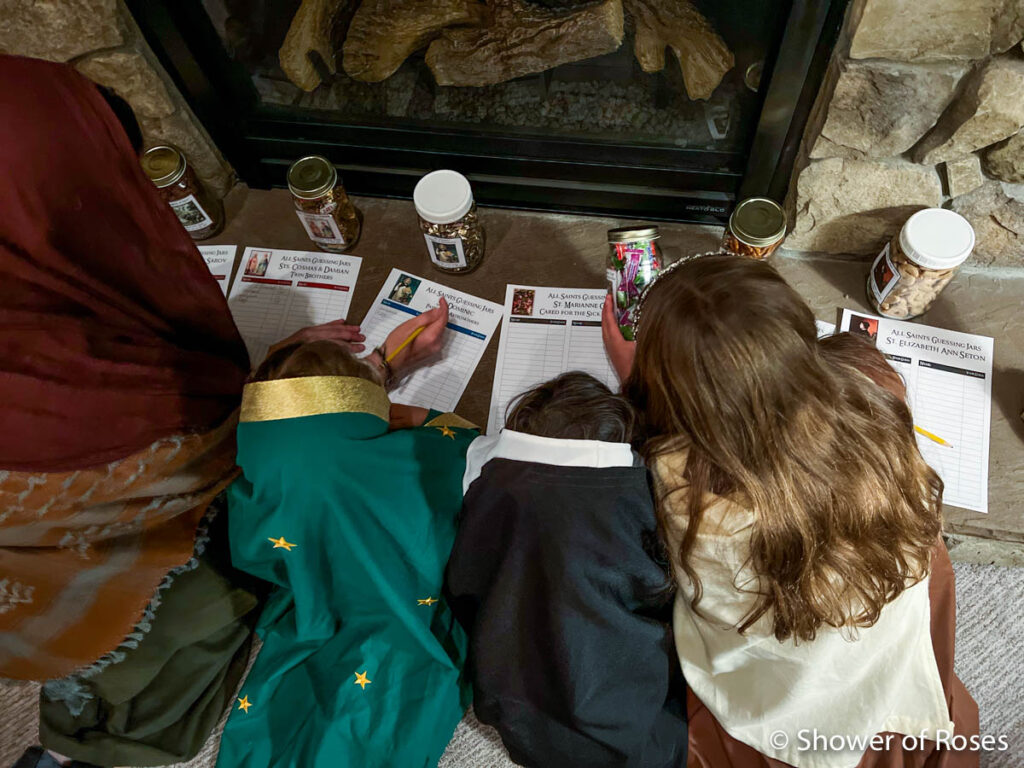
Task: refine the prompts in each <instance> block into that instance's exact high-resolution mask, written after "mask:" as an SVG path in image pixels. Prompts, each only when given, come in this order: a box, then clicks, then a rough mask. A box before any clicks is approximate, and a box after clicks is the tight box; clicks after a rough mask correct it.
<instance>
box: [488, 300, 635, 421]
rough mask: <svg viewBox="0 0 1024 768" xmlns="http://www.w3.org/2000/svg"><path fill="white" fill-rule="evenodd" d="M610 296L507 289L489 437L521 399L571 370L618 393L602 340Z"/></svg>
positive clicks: (493, 389)
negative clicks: (604, 310)
mask: <svg viewBox="0 0 1024 768" xmlns="http://www.w3.org/2000/svg"><path fill="white" fill-rule="evenodd" d="M606 294H607V291H606V290H605V289H603V288H544V287H540V286H531V285H509V286H508V287H506V289H505V310H504V312H503V313H502V319H501V341H500V342H499V345H498V364H497V366H496V368H495V371H494V386H493V388H492V389H491V408H490V411H489V414H488V418H487V432H488V434H494V433H496V432H497V431H498V430H499V429H501V428H502V427H503V426H504V424H505V416H506V411H507V409H508V406H509V403H511V402H512V401H513V400H515V398H516V397H517V396H518V395H520V394H521V393H523V392H525V391H526V390H528V389H530V388H532V387H535V386H537V385H538V384H542V383H543V382H545V381H548V380H549V379H553V378H555V377H556V376H558V375H559V374H561V373H565V372H566V371H584V372H586V373H589V374H591V375H592V376H594V377H595V378H597V379H598V380H600V381H602V382H604V383H605V384H607V385H608V387H609V388H610V389H612V390H613V391H617V390H618V388H619V380H618V377H617V376H616V375H615V371H614V370H613V369H612V366H611V363H610V362H609V361H608V355H607V354H606V353H605V351H604V341H603V340H602V338H601V309H602V307H603V306H604V297H605V295H606Z"/></svg>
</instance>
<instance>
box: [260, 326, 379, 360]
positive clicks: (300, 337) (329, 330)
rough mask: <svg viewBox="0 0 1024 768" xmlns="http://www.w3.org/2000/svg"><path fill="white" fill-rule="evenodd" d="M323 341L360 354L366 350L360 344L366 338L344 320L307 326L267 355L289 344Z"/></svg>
mask: <svg viewBox="0 0 1024 768" xmlns="http://www.w3.org/2000/svg"><path fill="white" fill-rule="evenodd" d="M324 339H327V340H329V341H337V342H340V343H342V344H344V345H345V346H347V347H348V348H349V349H351V350H352V351H353V352H362V351H363V350H364V349H366V346H365V345H364V344H361V343H360V342H363V341H366V337H365V336H363V334H361V333H360V332H359V326H358V325H346V324H345V321H344V320H332V321H331V322H329V323H322V324H321V325H310V326H307V327H306V328H303V329H302V330H300V331H296V332H295V333H293V334H292V335H291V336H289V337H288V338H287V339H281V341H279V342H277V343H276V344H274V345H273V346H272V347H270V349H268V350H267V355H268V356H269V355H271V354H273V353H274V352H276V351H277V350H279V349H281V347H287V346H288V345H289V344H297V343H299V342H302V343H305V342H307V341H322V340H324Z"/></svg>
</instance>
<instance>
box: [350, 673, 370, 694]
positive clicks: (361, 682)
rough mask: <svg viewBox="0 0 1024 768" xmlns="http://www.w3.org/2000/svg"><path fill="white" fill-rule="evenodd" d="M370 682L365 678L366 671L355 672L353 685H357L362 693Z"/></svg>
mask: <svg viewBox="0 0 1024 768" xmlns="http://www.w3.org/2000/svg"><path fill="white" fill-rule="evenodd" d="M372 682H373V680H371V679H370V678H368V677H367V676H366V670H363V671H362V672H356V679H355V682H354V684H355V685H358V686H359V687H360V688H362V689H363V690H364V691H365V690H366V686H368V685H369V684H370V683H372Z"/></svg>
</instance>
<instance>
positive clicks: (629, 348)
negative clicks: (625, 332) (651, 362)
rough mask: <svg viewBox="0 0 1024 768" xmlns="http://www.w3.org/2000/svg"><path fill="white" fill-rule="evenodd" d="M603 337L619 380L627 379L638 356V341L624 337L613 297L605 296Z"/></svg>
mask: <svg viewBox="0 0 1024 768" xmlns="http://www.w3.org/2000/svg"><path fill="white" fill-rule="evenodd" d="M601 337H602V338H603V339H604V349H605V351H606V352H607V353H608V360H609V362H610V363H611V364H612V368H614V369H615V373H616V375H618V377H619V381H625V380H626V377H627V376H629V372H630V371H632V370H633V358H634V357H635V356H636V342H635V341H626V340H625V339H624V338H622V331H620V330H619V324H618V322H617V321H616V319H615V307H614V306H613V305H612V297H611V296H610V295H609V296H605V297H604V309H603V310H602V311H601Z"/></svg>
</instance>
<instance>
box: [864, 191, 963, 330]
mask: <svg viewBox="0 0 1024 768" xmlns="http://www.w3.org/2000/svg"><path fill="white" fill-rule="evenodd" d="M973 249H974V229H973V228H972V227H971V225H970V223H969V222H968V221H967V219H965V218H964V217H963V216H961V215H960V214H958V213H955V212H954V211H949V210H946V209H945V208H926V209H925V210H923V211H918V212H917V213H915V214H914V215H913V216H911V217H910V218H909V219H907V221H906V223H904V225H903V228H902V229H901V230H900V231H899V233H898V234H896V236H894V237H893V238H892V240H890V241H889V242H888V243H886V244H885V247H884V248H882V252H881V253H879V254H878V257H877V258H876V259H875V262H874V264H873V265H872V266H871V271H870V272H869V273H868V285H867V289H868V301H869V302H870V304H871V306H872V307H874V309H875V311H876V312H878V314H880V315H883V316H884V317H891V318H893V319H896V320H909V319H910V318H913V317H917V316H918V315H922V314H924V313H925V312H927V311H928V309H929V308H930V307H931V306H932V304H933V303H934V301H935V299H937V298H938V296H939V294H940V293H942V289H943V288H945V287H946V285H947V284H948V283H949V281H950V280H952V279H953V275H954V273H955V272H956V270H957V267H959V266H960V265H961V264H962V263H963V262H964V261H965V260H966V259H967V257H968V256H970V255H971V251H972V250H973Z"/></svg>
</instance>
